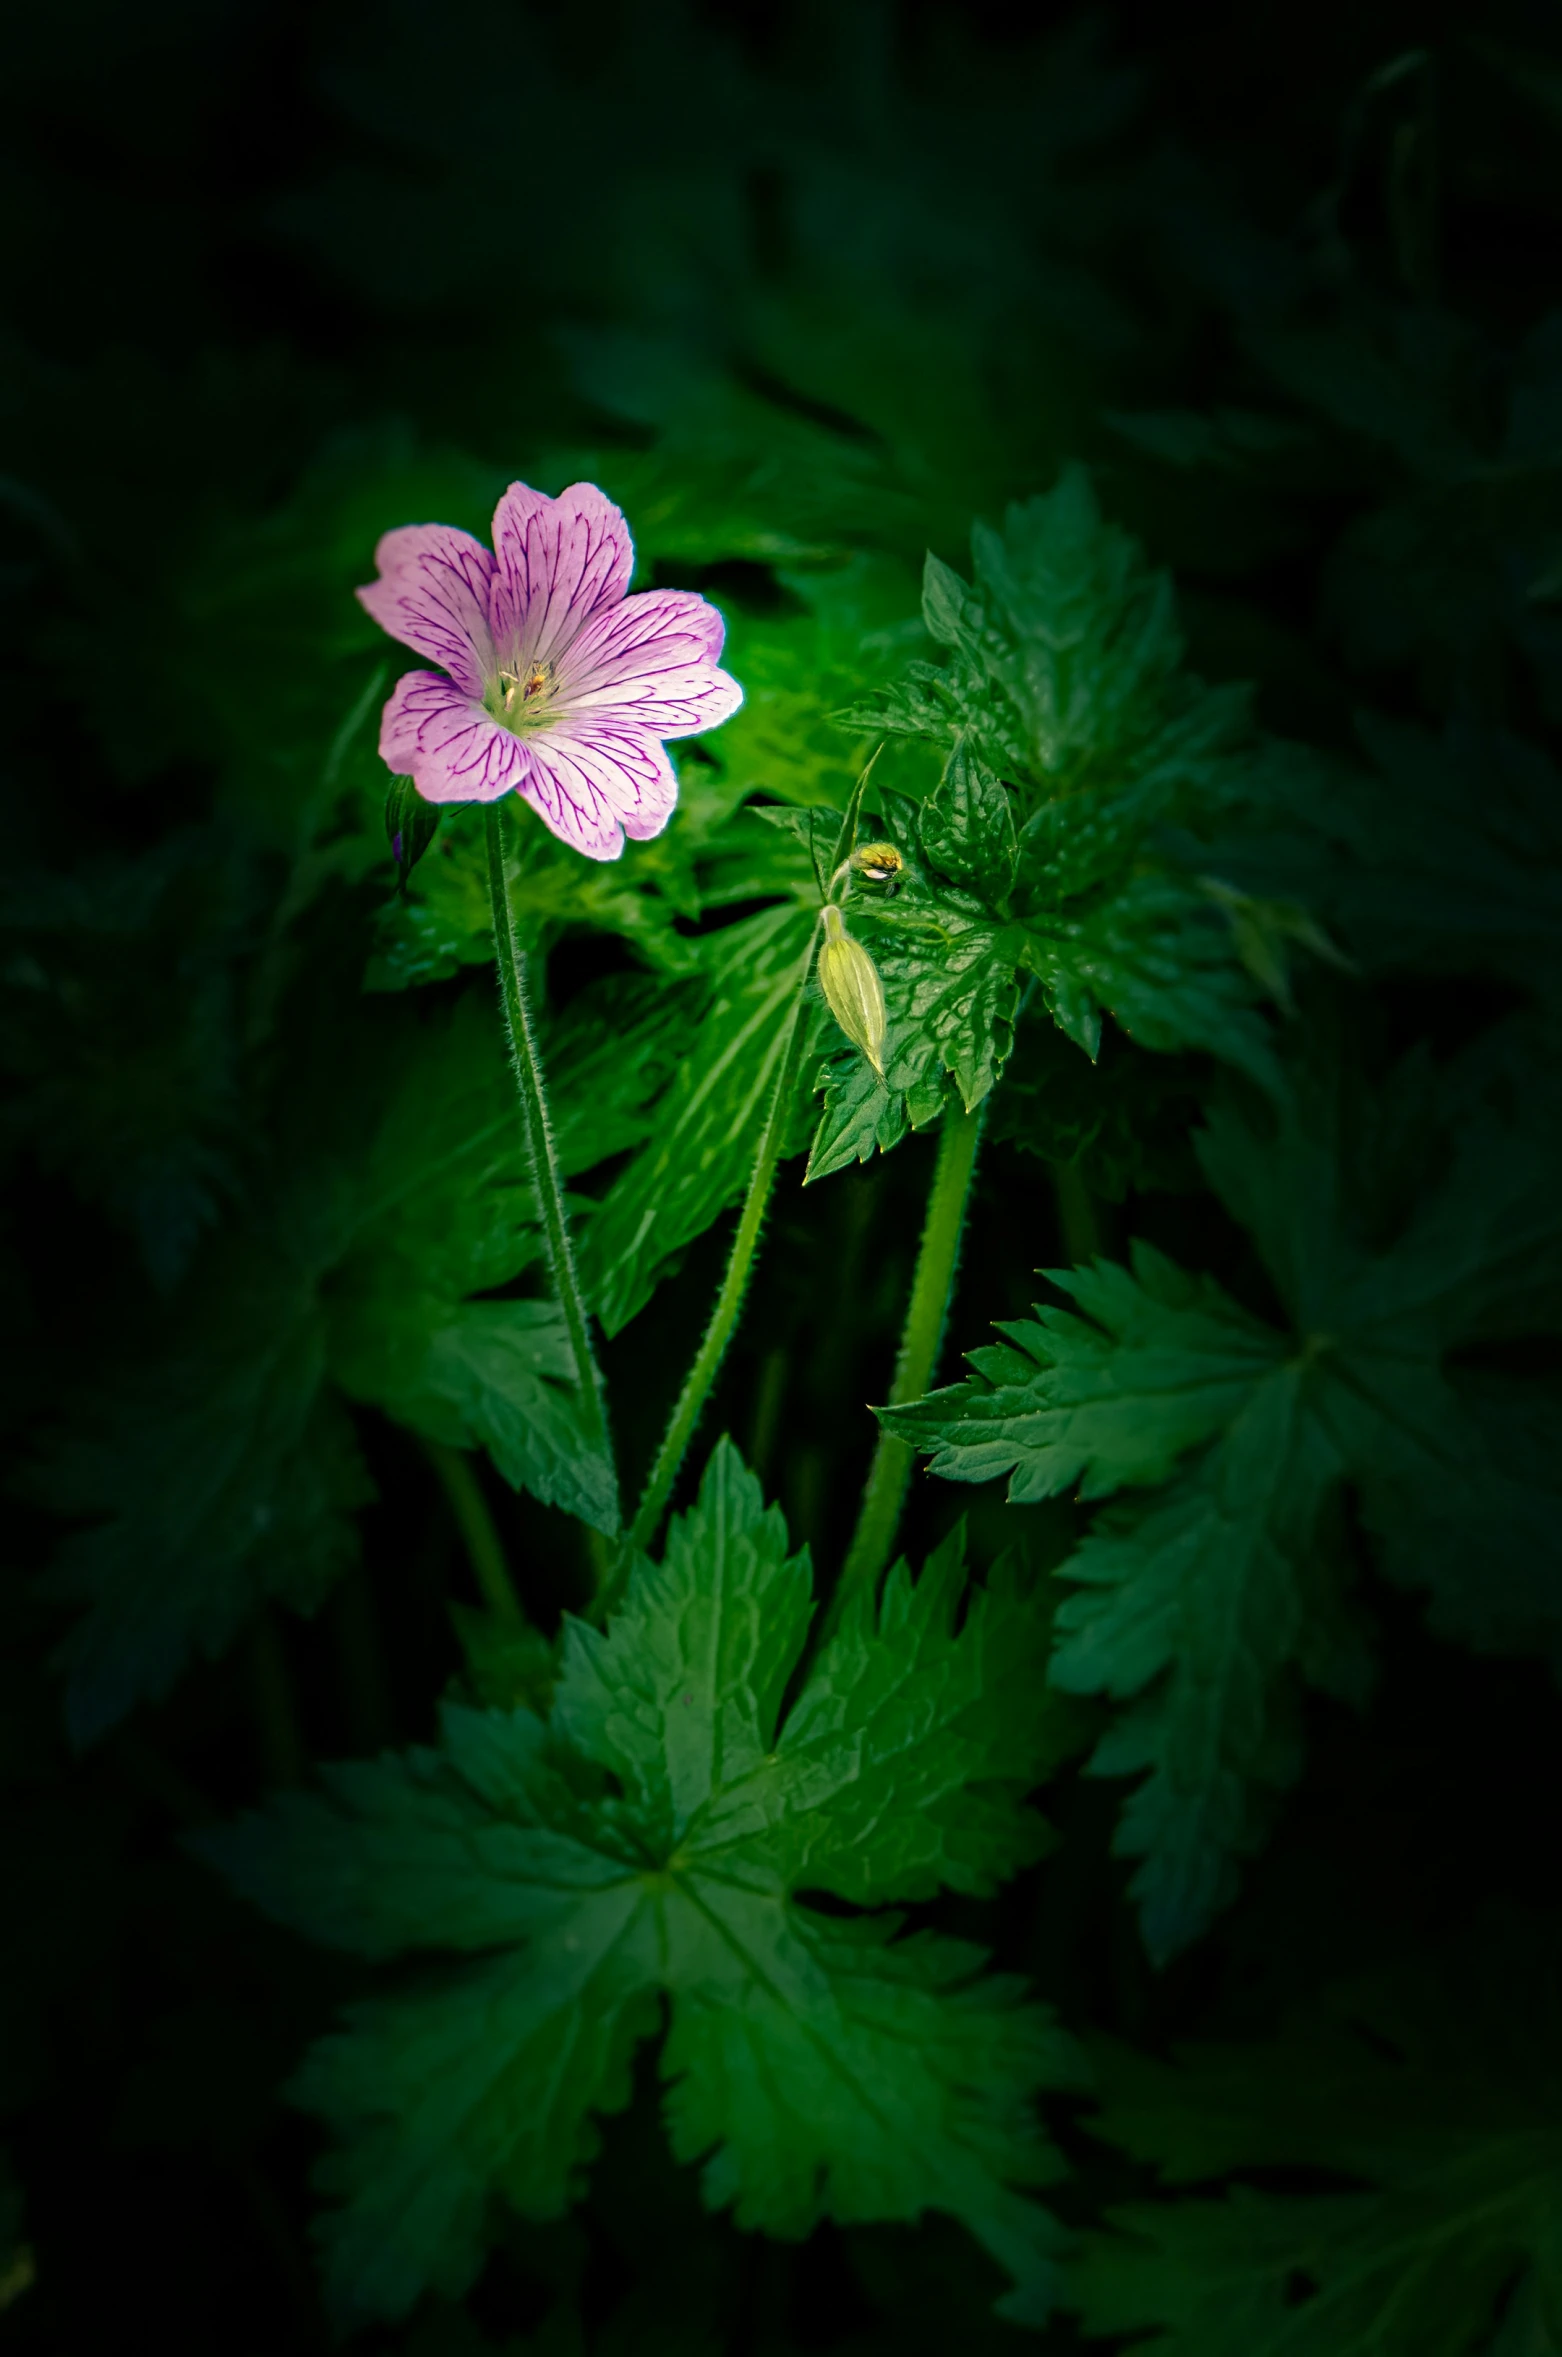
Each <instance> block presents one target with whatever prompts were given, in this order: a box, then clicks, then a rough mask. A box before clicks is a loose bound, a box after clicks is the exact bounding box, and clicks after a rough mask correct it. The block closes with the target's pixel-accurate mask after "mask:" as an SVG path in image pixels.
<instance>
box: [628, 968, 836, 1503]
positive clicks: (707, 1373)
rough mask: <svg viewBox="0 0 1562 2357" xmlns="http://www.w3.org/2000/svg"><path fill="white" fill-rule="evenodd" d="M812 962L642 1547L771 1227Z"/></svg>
mask: <svg viewBox="0 0 1562 2357" xmlns="http://www.w3.org/2000/svg"><path fill="white" fill-rule="evenodd" d="M812 964H813V944H812V943H811V942H810V944H809V948H808V958H807V961H806V962H805V964H804V967H803V971H802V976H801V980H800V982H799V986H798V993H797V1005H796V1007H795V1009H794V1011H793V1015H792V1027H791V1030H790V1032H789V1033H788V1035H787V1042H786V1048H785V1051H784V1053H783V1055H782V1058H781V1069H780V1071H779V1072H778V1073H777V1074H776V1085H775V1088H774V1090H773V1092H772V1094H771V1099H770V1110H769V1113H768V1114H767V1115H766V1119H765V1126H764V1130H763V1132H762V1133H761V1136H760V1141H759V1152H758V1155H757V1156H756V1157H755V1162H754V1174H753V1176H752V1178H751V1179H750V1180H749V1183H748V1193H747V1195H746V1196H745V1197H744V1199H743V1210H742V1214H741V1216H740V1217H739V1220H738V1226H737V1233H736V1235H735V1236H734V1237H733V1239H732V1250H731V1253H730V1254H729V1256H728V1259H727V1273H726V1275H725V1276H724V1277H723V1279H722V1281H721V1291H720V1292H719V1293H718V1294H717V1296H716V1306H715V1308H714V1309H713V1310H712V1312H711V1321H710V1324H709V1325H708V1326H707V1327H706V1329H705V1338H704V1340H703V1341H702V1342H701V1344H700V1347H699V1349H698V1351H697V1352H696V1353H695V1359H694V1364H693V1366H692V1367H691V1368H690V1369H689V1372H688V1374H687V1376H686V1377H685V1379H684V1386H683V1390H682V1391H681V1392H680V1393H679V1395H678V1405H677V1406H676V1407H675V1408H674V1410H673V1412H672V1420H671V1422H670V1423H669V1424H668V1427H667V1431H666V1434H665V1436H664V1438H663V1441H662V1445H661V1448H660V1449H659V1450H658V1452H657V1457H656V1463H655V1464H654V1465H653V1466H652V1468H651V1472H650V1477H649V1479H648V1480H647V1482H646V1485H645V1494H644V1495H643V1497H642V1498H641V1500H640V1510H639V1512H638V1513H637V1514H636V1516H635V1518H634V1522H633V1524H632V1526H631V1529H630V1533H629V1536H630V1540H631V1542H632V1544H633V1545H634V1546H636V1547H648V1546H649V1545H650V1543H651V1541H652V1540H653V1539H654V1538H655V1536H656V1533H657V1529H658V1527H659V1525H660V1523H661V1519H662V1515H663V1513H664V1512H665V1510H666V1506H667V1501H668V1498H669V1497H670V1496H671V1495H672V1486H673V1483H674V1482H675V1481H676V1480H677V1478H678V1468H679V1466H680V1465H681V1464H682V1463H683V1457H684V1451H685V1450H686V1449H687V1447H688V1445H689V1443H690V1441H691V1440H692V1439H693V1437H694V1428H695V1426H696V1424H697V1423H698V1422H699V1420H700V1410H701V1409H702V1408H703V1407H704V1405H705V1402H706V1399H707V1397H708V1395H709V1392H710V1387H711V1385H712V1384H713V1383H714V1382H715V1380H716V1375H717V1372H718V1370H719V1368H720V1366H721V1362H722V1359H723V1357H724V1355H725V1353H726V1348H727V1344H728V1343H729V1342H730V1341H731V1339H732V1329H733V1327H734V1326H735V1325H736V1324H737V1322H738V1312H739V1310H740V1309H741V1308H742V1306H743V1295H744V1292H745V1290H746V1288H747V1285H748V1280H749V1273H750V1271H751V1269H752V1268H753V1265H754V1255H755V1252H756V1251H757V1250H758V1247H759V1232H760V1229H761V1228H762V1227H763V1225H764V1220H765V1210H766V1207H767V1205H768V1204H769V1201H770V1189H771V1186H772V1184H773V1183H774V1180H775V1175H776V1165H777V1163H778V1162H779V1161H780V1159H781V1148H782V1145H783V1143H784V1142H785V1138H786V1128H787V1121H788V1118H789V1116H790V1113H791V1109H792V1099H793V1097H794V1095H795V1094H796V1090H797V1075H798V1071H799V1069H800V1067H801V1065H802V1060H803V1047H804V1043H805V1041H806V1040H807V1037H808V1020H809V1015H810V1012H811V1002H810V1000H809V997H808V990H807V984H808V975H809V971H810V969H811V967H812Z"/></svg>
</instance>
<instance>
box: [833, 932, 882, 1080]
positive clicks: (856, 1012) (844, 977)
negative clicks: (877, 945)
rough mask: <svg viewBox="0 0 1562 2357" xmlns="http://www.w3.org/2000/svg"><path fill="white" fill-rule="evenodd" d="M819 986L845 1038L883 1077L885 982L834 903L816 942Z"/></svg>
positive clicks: (880, 1076)
mask: <svg viewBox="0 0 1562 2357" xmlns="http://www.w3.org/2000/svg"><path fill="white" fill-rule="evenodd" d="M819 987H820V989H821V990H822V991H823V992H824V995H825V1000H826V1002H827V1004H828V1006H829V1009H830V1012H831V1014H832V1015H833V1016H834V1017H835V1020H836V1022H837V1023H839V1025H840V1027H841V1029H842V1030H843V1031H844V1032H845V1034H846V1036H847V1038H848V1039H849V1040H852V1041H853V1042H854V1043H855V1044H856V1045H857V1046H858V1047H860V1048H861V1050H862V1052H863V1054H864V1055H865V1056H866V1057H867V1059H868V1062H869V1063H870V1064H871V1065H872V1066H873V1069H874V1071H875V1072H876V1073H877V1074H878V1076H879V1078H880V1080H882V1079H883V1078H884V1028H885V1016H884V985H883V983H882V982H881V981H880V980H879V969H878V967H877V966H876V965H875V964H874V962H873V960H872V958H870V957H869V955H868V953H867V951H866V950H865V949H864V948H863V946H862V943H861V942H860V941H853V939H852V937H851V935H850V934H849V933H848V932H847V930H846V927H845V925H844V924H843V923H842V922H841V912H840V910H839V909H838V908H836V907H835V906H834V905H833V904H832V905H831V906H829V907H827V908H826V910H825V912H824V939H823V941H822V942H821V943H820V945H819Z"/></svg>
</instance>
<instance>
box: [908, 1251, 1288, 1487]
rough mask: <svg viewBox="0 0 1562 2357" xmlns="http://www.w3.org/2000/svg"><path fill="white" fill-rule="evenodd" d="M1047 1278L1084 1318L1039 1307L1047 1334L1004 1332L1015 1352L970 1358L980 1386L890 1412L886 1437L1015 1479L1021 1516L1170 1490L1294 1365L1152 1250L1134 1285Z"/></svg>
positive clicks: (1083, 1271)
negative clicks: (1027, 1508)
mask: <svg viewBox="0 0 1562 2357" xmlns="http://www.w3.org/2000/svg"><path fill="white" fill-rule="evenodd" d="M1047 1274H1048V1276H1049V1277H1050V1279H1051V1281H1052V1282H1053V1283H1054V1284H1055V1285H1057V1286H1058V1287H1059V1288H1060V1289H1061V1290H1062V1291H1063V1292H1065V1293H1067V1294H1069V1295H1070V1296H1071V1297H1072V1299H1073V1300H1074V1301H1075V1302H1076V1303H1077V1304H1078V1307H1079V1309H1080V1311H1082V1312H1083V1315H1082V1316H1075V1315H1074V1314H1073V1313H1072V1312H1071V1311H1069V1310H1063V1309H1038V1310H1037V1313H1036V1322H1035V1323H1034V1324H1032V1323H1031V1322H1029V1321H1022V1322H1020V1323H1017V1324H1014V1325H1005V1326H1000V1328H999V1329H998V1330H999V1332H1000V1333H1002V1334H1005V1335H1007V1336H1008V1344H1007V1347H994V1346H992V1345H988V1346H985V1347H983V1348H981V1349H978V1350H974V1351H971V1352H970V1353H969V1354H968V1355H969V1358H970V1362H971V1365H972V1366H973V1367H974V1368H975V1369H976V1370H977V1374H976V1380H975V1381H971V1380H969V1379H968V1380H967V1381H965V1382H964V1383H958V1384H954V1385H951V1386H950V1388H949V1389H948V1390H945V1391H936V1392H934V1393H933V1394H932V1395H931V1397H930V1398H928V1399H924V1400H917V1401H915V1402H913V1403H912V1404H911V1405H910V1406H908V1407H904V1408H884V1409H881V1410H880V1411H879V1415H880V1421H881V1422H882V1423H883V1424H884V1425H885V1427H886V1429H887V1430H889V1431H891V1432H894V1433H898V1434H899V1435H900V1437H901V1438H902V1439H904V1440H909V1441H911V1442H912V1443H913V1445H914V1446H915V1447H918V1448H922V1449H930V1450H931V1451H932V1452H933V1453H932V1458H931V1465H930V1470H931V1471H932V1472H934V1473H942V1474H944V1475H945V1476H946V1477H947V1478H948V1479H951V1480H954V1481H990V1480H992V1479H993V1478H994V1476H996V1475H998V1474H1003V1473H1007V1474H1010V1475H1011V1476H1012V1478H1011V1480H1010V1483H1009V1490H1008V1495H1009V1497H1010V1499H1011V1500H1012V1501H1013V1502H1014V1503H1015V1504H1017V1505H1029V1504H1032V1503H1034V1501H1035V1500H1037V1499H1038V1498H1047V1497H1053V1496H1055V1495H1056V1494H1057V1493H1058V1492H1059V1491H1061V1490H1068V1489H1072V1488H1073V1487H1074V1486H1075V1485H1076V1483H1078V1484H1080V1485H1081V1487H1080V1494H1081V1496H1083V1497H1087V1498H1089V1497H1104V1496H1106V1495H1108V1494H1109V1493H1110V1492H1111V1491H1112V1490H1114V1489H1118V1488H1120V1487H1122V1486H1123V1485H1124V1484H1125V1483H1149V1482H1157V1481H1164V1480H1165V1479H1166V1477H1167V1475H1168V1474H1169V1473H1170V1472H1171V1471H1172V1469H1173V1467H1174V1466H1175V1464H1176V1463H1177V1460H1178V1459H1179V1458H1180V1457H1181V1456H1182V1455H1183V1454H1184V1453H1185V1451H1187V1450H1188V1449H1190V1448H1193V1447H1196V1446H1197V1445H1198V1444H1199V1443H1201V1442H1203V1441H1207V1440H1210V1439H1212V1438H1213V1437H1214V1436H1215V1435H1216V1434H1218V1433H1219V1432H1221V1431H1223V1430H1224V1428H1225V1427H1226V1425H1227V1424H1229V1423H1230V1421H1231V1420H1232V1418H1233V1417H1234V1416H1235V1415H1236V1414H1238V1413H1239V1412H1240V1411H1241V1410H1242V1409H1243V1408H1244V1407H1245V1406H1247V1404H1248V1403H1249V1401H1250V1400H1251V1399H1252V1397H1253V1394H1254V1392H1255V1391H1256V1390H1257V1389H1258V1387H1259V1385H1260V1384H1261V1383H1262V1382H1263V1381H1264V1379H1265V1377H1266V1376H1268V1375H1270V1374H1271V1373H1272V1372H1273V1371H1274V1369H1275V1368H1276V1367H1277V1366H1278V1364H1279V1363H1280V1360H1281V1358H1282V1356H1283V1354H1284V1349H1285V1345H1284V1342H1283V1340H1282V1338H1281V1337H1280V1336H1279V1335H1277V1334H1276V1333H1275V1332H1274V1331H1273V1330H1272V1328H1270V1327H1267V1326H1264V1325H1262V1324H1261V1323H1260V1322H1259V1320H1258V1319H1256V1318H1254V1317H1251V1316H1249V1314H1248V1313H1247V1311H1246V1310H1243V1309H1240V1308H1239V1307H1238V1306H1237V1304H1236V1303H1235V1302H1234V1301H1233V1300H1232V1299H1231V1297H1230V1296H1229V1294H1227V1293H1225V1292H1224V1291H1222V1289H1221V1287H1220V1286H1219V1285H1217V1284H1215V1283H1214V1282H1213V1281H1212V1280H1211V1279H1209V1278H1208V1277H1204V1278H1192V1277H1188V1276H1186V1275H1184V1273H1183V1271H1182V1270H1181V1269H1179V1268H1177V1267H1175V1266H1174V1265H1173V1263H1172V1262H1171V1261H1169V1260H1167V1259H1165V1258H1164V1256H1163V1255H1162V1254H1160V1253H1159V1252H1156V1251H1155V1250H1154V1249H1153V1248H1152V1247H1151V1246H1150V1245H1148V1244H1143V1243H1137V1244H1135V1246H1134V1248H1133V1266H1132V1273H1131V1274H1130V1272H1129V1270H1127V1269H1123V1268H1118V1267H1116V1266H1114V1264H1113V1263H1112V1262H1110V1261H1105V1260H1098V1261H1097V1262H1095V1264H1094V1265H1093V1266H1092V1267H1090V1268H1079V1269H1074V1270H1072V1271H1067V1270H1061V1269H1051V1270H1048V1272H1047Z"/></svg>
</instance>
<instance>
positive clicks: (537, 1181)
mask: <svg viewBox="0 0 1562 2357" xmlns="http://www.w3.org/2000/svg"><path fill="white" fill-rule="evenodd" d="M485 815H486V818H487V822H488V891H489V897H490V899H491V900H492V902H493V920H494V957H495V960H496V962H497V964H498V968H499V996H500V999H501V1001H502V1003H503V1006H504V1022H505V1029H506V1031H507V1032H508V1034H509V1039H510V1060H511V1062H512V1064H513V1066H514V1068H515V1085H516V1089H517V1092H518V1093H519V1096H520V1100H521V1126H522V1128H523V1129H524V1131H525V1133H526V1150H527V1154H528V1157H529V1159H530V1162H531V1179H532V1187H533V1190H534V1192H535V1194H536V1197H537V1202H538V1205H539V1207H540V1209H541V1212H542V1231H543V1238H544V1241H545V1243H546V1245H547V1252H548V1266H549V1269H550V1271H551V1272H552V1276H553V1289H554V1291H555V1293H556V1294H557V1295H558V1299H559V1306H560V1308H561V1309H562V1310H563V1312H564V1324H565V1328H566V1330H567V1332H568V1334H569V1343H570V1349H571V1351H572V1352H573V1354H574V1359H575V1373H576V1376H577V1378H578V1380H579V1383H580V1396H581V1400H582V1403H583V1404H584V1406H585V1408H586V1411H587V1414H588V1416H589V1417H590V1419H591V1421H592V1423H593V1425H594V1426H595V1433H596V1437H597V1438H598V1439H599V1440H600V1442H601V1445H602V1447H603V1448H604V1449H606V1447H607V1445H608V1439H607V1411H606V1409H605V1408H604V1406H603V1401H602V1384H601V1378H600V1377H599V1375H598V1373H597V1363H596V1360H595V1358H594V1357H593V1356H592V1350H591V1336H590V1334H589V1332H588V1331H587V1327H586V1311H585V1305H584V1303H583V1302H582V1300H581V1297H580V1282H579V1279H578V1278H577V1277H576V1274H575V1256H574V1254H573V1253H572V1252H571V1250H570V1241H569V1227H568V1225H567V1223H566V1221H565V1217H564V1196H563V1191H562V1189H561V1188H560V1185H559V1166H558V1159H557V1156H556V1155H555V1153H554V1150H553V1129H552V1125H551V1123H550V1122H549V1120H548V1100H547V1097H546V1095H545V1093H544V1091H543V1085H542V1063H541V1060H540V1058H539V1056H538V1054H537V1037H536V1033H535V1031H534V1030H533V1028H532V1019H531V1009H530V1008H529V1006H528V1005H527V1002H526V960H525V958H524V957H523V955H522V954H521V952H520V950H519V949H518V947H517V946H516V940H515V925H514V920H513V919H512V917H511V914H510V894H509V889H508V887H507V885H506V883H505V875H504V835H503V830H502V826H501V822H500V817H499V805H498V803H496V802H490V803H489V805H488V809H487V812H486V813H485Z"/></svg>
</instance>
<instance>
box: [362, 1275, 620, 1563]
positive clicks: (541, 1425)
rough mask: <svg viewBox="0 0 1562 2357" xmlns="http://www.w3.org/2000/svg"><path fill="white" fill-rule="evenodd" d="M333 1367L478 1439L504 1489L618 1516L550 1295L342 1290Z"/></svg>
mask: <svg viewBox="0 0 1562 2357" xmlns="http://www.w3.org/2000/svg"><path fill="white" fill-rule="evenodd" d="M331 1358H332V1370H333V1372H334V1374H335V1375H336V1378H337V1381H338V1382H339V1383H341V1385H342V1386H343V1388H344V1390H346V1391H347V1392H348V1393H349V1394H350V1395H351V1396H352V1397H353V1398H355V1399H362V1400H369V1401H372V1402H373V1403H374V1405H375V1406H376V1407H380V1408H383V1409H384V1410H385V1412H386V1414H387V1415H389V1416H393V1417H394V1418H395V1419H396V1421H397V1423H399V1424H406V1425H409V1426H410V1427H411V1429H412V1430H413V1431H414V1432H419V1433H422V1434H423V1435H424V1437H425V1438H426V1439H428V1440H438V1441H444V1442H447V1443H448V1444H449V1445H450V1446H451V1447H453V1448H485V1449H486V1450H487V1451H488V1454H489V1455H490V1457H492V1459H493V1461H494V1463H495V1465H496V1466H497V1467H498V1468H499V1471H500V1472H501V1473H502V1474H503V1475H504V1478H505V1480H506V1481H507V1482H508V1483H509V1484H510V1486H511V1488H512V1489H524V1490H530V1492H531V1494H532V1496H533V1497H535V1498H541V1499H542V1501H543V1503H544V1504H545V1505H548V1506H559V1507H561V1508H562V1509H563V1510H564V1512H565V1513H567V1514H578V1515H579V1516H580V1518H581V1520H582V1521H583V1522H587V1523H589V1524H590V1525H591V1527H592V1529H593V1530H601V1531H609V1532H611V1531H615V1530H616V1529H617V1528H618V1492H617V1486H616V1484H615V1482H614V1479H613V1468H612V1465H611V1462H610V1461H609V1460H608V1459H607V1458H606V1457H605V1456H604V1455H603V1453H602V1447H601V1442H600V1440H599V1438H598V1437H597V1435H596V1433H595V1431H594V1429H593V1427H592V1423H591V1418H590V1415H589V1413H588V1412H587V1411H586V1410H585V1409H583V1408H582V1406H581V1404H580V1399H579V1395H578V1393H577V1391H576V1388H575V1360H574V1353H573V1352H572V1350H571V1348H570V1341H569V1336H568V1334H567V1332H566V1331H565V1326H564V1313H563V1311H562V1310H561V1309H560V1308H559V1306H558V1304H557V1303H556V1302H552V1301H473V1302H463V1303H458V1304H452V1303H451V1302H449V1301H448V1300H443V1299H440V1298H439V1297H438V1296H431V1295H419V1294H417V1293H404V1292H399V1291H392V1290H391V1289H390V1288H388V1287H387V1286H385V1285H383V1284H381V1285H378V1286H376V1288H375V1289H374V1291H373V1292H372V1293H369V1294H368V1295H367V1296H360V1297H359V1298H357V1299H355V1300H351V1301H347V1300H344V1301H343V1302H342V1303H341V1304H340V1305H339V1307H338V1309H337V1312H336V1314H335V1316H334V1318H333V1322H332V1352H331Z"/></svg>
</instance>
